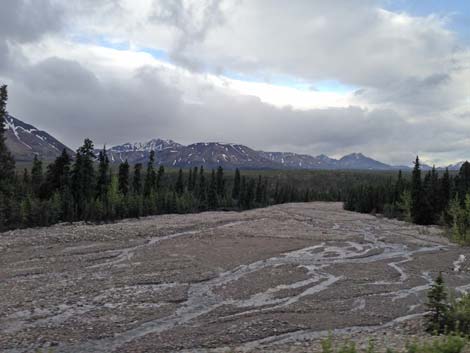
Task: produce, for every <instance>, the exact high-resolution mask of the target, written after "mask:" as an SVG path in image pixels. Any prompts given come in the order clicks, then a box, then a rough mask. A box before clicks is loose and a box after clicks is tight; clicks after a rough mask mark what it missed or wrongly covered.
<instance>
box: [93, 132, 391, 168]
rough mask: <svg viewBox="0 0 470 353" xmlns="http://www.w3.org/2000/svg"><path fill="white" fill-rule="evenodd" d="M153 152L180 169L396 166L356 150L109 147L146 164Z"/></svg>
mask: <svg viewBox="0 0 470 353" xmlns="http://www.w3.org/2000/svg"><path fill="white" fill-rule="evenodd" d="M151 151H155V162H156V164H159V165H165V166H171V167H178V168H181V167H192V166H193V167H194V166H200V165H203V166H204V167H206V168H214V167H217V166H219V165H221V166H222V167H224V168H227V169H234V168H243V169H326V170H334V169H363V170H393V169H396V168H395V167H393V166H390V165H387V164H384V163H381V162H378V161H376V160H374V159H372V158H369V157H366V156H364V155H363V154H361V153H352V154H350V155H347V156H344V157H343V158H341V159H339V160H337V159H334V158H330V157H328V156H326V155H324V154H322V155H319V156H310V155H307V154H297V153H291V152H265V151H256V150H254V149H252V148H250V147H247V146H244V145H240V144H233V143H219V142H199V143H194V144H191V145H188V146H184V145H182V144H179V143H177V142H175V141H172V140H163V139H152V140H150V141H149V142H146V143H125V144H123V145H119V146H114V147H112V148H110V149H109V150H108V155H109V157H110V160H111V161H113V162H123V161H125V160H126V159H127V160H128V162H129V163H144V164H145V163H147V162H148V158H149V155H150V152H151ZM97 152H98V151H97Z"/></svg>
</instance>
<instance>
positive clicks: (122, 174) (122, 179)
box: [118, 159, 129, 196]
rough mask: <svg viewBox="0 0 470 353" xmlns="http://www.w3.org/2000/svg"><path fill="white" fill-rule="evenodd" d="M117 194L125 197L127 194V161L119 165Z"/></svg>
mask: <svg viewBox="0 0 470 353" xmlns="http://www.w3.org/2000/svg"><path fill="white" fill-rule="evenodd" d="M118 184H119V192H120V193H121V194H123V195H124V196H126V195H127V194H128V193H129V163H128V162H127V159H126V160H125V161H124V163H121V164H120V165H119V180H118Z"/></svg>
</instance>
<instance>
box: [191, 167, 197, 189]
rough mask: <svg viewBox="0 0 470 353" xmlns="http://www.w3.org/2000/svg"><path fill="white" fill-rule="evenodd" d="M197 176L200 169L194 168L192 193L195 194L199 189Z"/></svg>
mask: <svg viewBox="0 0 470 353" xmlns="http://www.w3.org/2000/svg"><path fill="white" fill-rule="evenodd" d="M197 175H198V168H197V167H194V169H193V178H192V185H191V191H193V192H195V191H196V189H197V185H198V184H197Z"/></svg>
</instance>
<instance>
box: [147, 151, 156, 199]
mask: <svg viewBox="0 0 470 353" xmlns="http://www.w3.org/2000/svg"><path fill="white" fill-rule="evenodd" d="M154 162H155V151H151V152H150V156H149V161H148V163H147V174H146V175H145V182H144V195H145V196H146V197H148V196H150V193H151V192H152V191H154V188H155V186H156V173H155V169H154V166H153V164H154Z"/></svg>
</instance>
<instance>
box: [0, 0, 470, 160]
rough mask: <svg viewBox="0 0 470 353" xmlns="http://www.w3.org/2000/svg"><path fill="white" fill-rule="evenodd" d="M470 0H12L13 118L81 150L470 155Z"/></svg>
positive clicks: (3, 41) (7, 67)
mask: <svg viewBox="0 0 470 353" xmlns="http://www.w3.org/2000/svg"><path fill="white" fill-rule="evenodd" d="M469 23H470V3H469V2H468V1H466V0H446V1H442V0H292V1H285V0H256V1H254V0H77V1H66V0H2V1H1V3H0V82H3V83H7V84H8V85H9V92H10V101H9V106H8V109H9V112H10V114H12V115H13V116H16V117H18V118H20V119H22V120H24V121H26V122H29V123H31V124H33V125H36V126H37V127H39V128H41V129H44V130H46V131H48V132H50V133H52V134H53V135H55V136H56V137H58V138H59V139H61V140H62V141H63V142H64V143H66V144H68V145H69V146H71V147H73V148H75V147H77V146H78V145H79V144H80V142H81V141H82V140H83V138H84V137H90V138H92V139H93V140H94V141H95V143H96V144H97V145H102V144H104V143H106V144H107V145H108V146H109V145H114V144H120V143H124V142H128V141H131V142H133V141H145V140H148V139H150V138H153V137H162V138H171V139H174V140H176V141H178V142H181V143H191V142H197V141H223V142H238V143H243V144H247V145H249V146H251V147H254V148H257V149H265V150H279V151H292V152H301V153H309V154H314V155H316V154H320V153H326V154H328V155H330V156H340V155H343V154H346V153H350V152H363V153H364V154H367V155H369V156H372V157H374V158H377V159H380V160H382V161H384V162H388V163H395V164H410V162H411V160H412V159H413V156H415V155H416V154H419V155H420V156H421V157H422V158H423V159H424V160H425V161H427V162H429V163H436V164H439V165H443V164H447V163H451V162H456V161H459V160H462V159H469V158H470V25H469Z"/></svg>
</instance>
